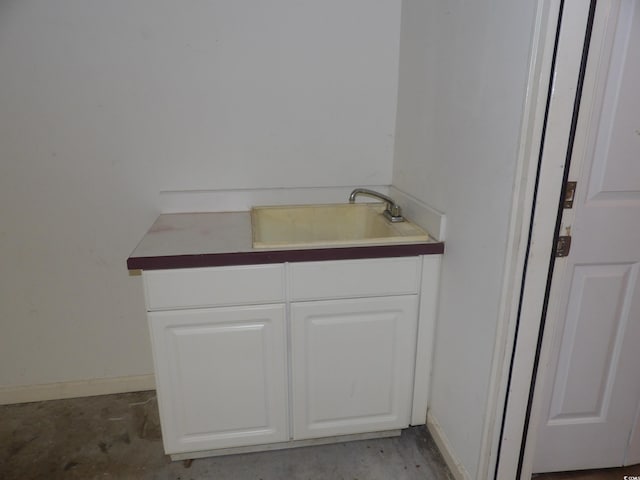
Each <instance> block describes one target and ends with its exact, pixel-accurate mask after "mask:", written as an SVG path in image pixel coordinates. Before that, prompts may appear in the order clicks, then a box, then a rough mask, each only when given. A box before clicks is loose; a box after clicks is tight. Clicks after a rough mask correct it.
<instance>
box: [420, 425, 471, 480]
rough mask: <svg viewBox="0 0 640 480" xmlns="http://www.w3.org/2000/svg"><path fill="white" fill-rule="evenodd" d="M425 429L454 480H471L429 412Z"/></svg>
mask: <svg viewBox="0 0 640 480" xmlns="http://www.w3.org/2000/svg"><path fill="white" fill-rule="evenodd" d="M427 428H428V429H429V433H431V436H432V437H433V441H434V442H436V446H437V447H438V450H440V453H441V454H442V457H443V458H444V461H445V462H446V464H447V466H448V467H449V470H451V473H452V475H453V477H454V478H455V479H456V480H471V476H470V475H469V472H467V469H466V468H464V465H462V463H460V461H458V459H457V458H456V455H455V453H454V451H453V449H452V448H451V444H450V443H449V439H448V438H447V436H446V435H445V433H444V431H443V430H442V427H441V426H440V424H439V423H438V421H437V420H436V419H435V418H434V416H433V415H432V414H431V412H427Z"/></svg>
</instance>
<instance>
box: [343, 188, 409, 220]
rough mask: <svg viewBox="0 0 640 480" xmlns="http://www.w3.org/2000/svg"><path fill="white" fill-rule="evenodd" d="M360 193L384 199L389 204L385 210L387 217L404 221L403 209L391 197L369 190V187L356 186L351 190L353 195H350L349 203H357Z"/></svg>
mask: <svg viewBox="0 0 640 480" xmlns="http://www.w3.org/2000/svg"><path fill="white" fill-rule="evenodd" d="M358 195H366V196H368V197H374V198H378V199H380V200H382V201H383V202H385V203H386V204H387V208H386V210H385V211H384V212H383V214H384V216H385V218H386V219H387V220H389V221H390V222H393V223H395V222H404V217H403V216H402V209H401V208H400V206H399V205H398V204H397V203H396V202H395V201H394V200H393V199H392V198H391V197H387V196H386V195H383V194H382V193H378V192H375V191H373V190H369V189H368V188H356V189H355V190H354V191H353V192H351V195H349V203H355V201H356V197H357V196H358Z"/></svg>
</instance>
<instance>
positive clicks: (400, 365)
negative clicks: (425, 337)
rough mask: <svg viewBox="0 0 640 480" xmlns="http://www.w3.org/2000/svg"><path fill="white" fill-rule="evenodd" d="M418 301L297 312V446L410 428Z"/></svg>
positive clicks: (303, 306) (341, 304) (335, 304)
mask: <svg viewBox="0 0 640 480" xmlns="http://www.w3.org/2000/svg"><path fill="white" fill-rule="evenodd" d="M417 304H418V301H417V296H416V295H408V296H401V297H383V298H370V299H357V300H335V301H318V302H305V303H293V304H292V305H291V335H292V336H291V342H292V360H291V362H292V382H293V384H292V392H293V400H292V403H293V437H294V439H303V438H315V437H326V436H332V435H345V434H352V433H361V432H371V431H376V430H391V429H397V428H404V427H407V426H408V425H409V420H410V414H411V398H412V387H413V369H414V362H415V345H416V323H417Z"/></svg>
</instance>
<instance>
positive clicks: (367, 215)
mask: <svg viewBox="0 0 640 480" xmlns="http://www.w3.org/2000/svg"><path fill="white" fill-rule="evenodd" d="M384 209H385V205H384V204H382V203H357V204H350V203H346V204H332V205H293V206H274V207H254V208H253V209H252V210H251V226H252V232H253V247H254V248H274V247H279V248H296V247H298V248H299V247H329V246H337V245H341V246H348V245H372V244H393V243H411V242H425V241H427V240H428V239H429V235H428V234H427V233H426V232H425V231H424V230H422V229H420V228H419V227H418V226H417V225H415V224H413V223H411V222H409V221H404V222H399V223H391V222H389V221H388V220H387V219H386V218H385V217H384V216H383V215H382V212H383V211H384Z"/></svg>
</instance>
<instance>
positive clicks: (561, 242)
mask: <svg viewBox="0 0 640 480" xmlns="http://www.w3.org/2000/svg"><path fill="white" fill-rule="evenodd" d="M570 250H571V235H561V236H559V237H558V241H557V242H556V257H566V256H567V255H569V251H570Z"/></svg>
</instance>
